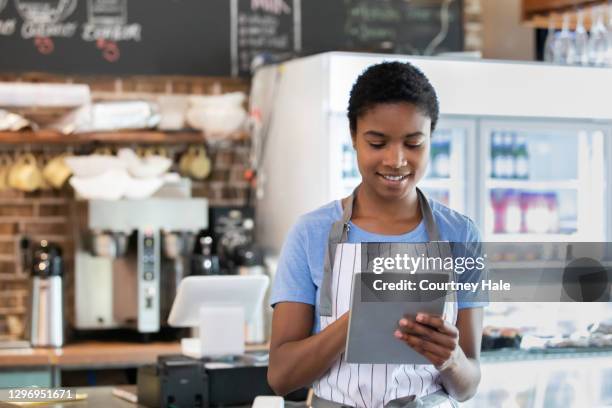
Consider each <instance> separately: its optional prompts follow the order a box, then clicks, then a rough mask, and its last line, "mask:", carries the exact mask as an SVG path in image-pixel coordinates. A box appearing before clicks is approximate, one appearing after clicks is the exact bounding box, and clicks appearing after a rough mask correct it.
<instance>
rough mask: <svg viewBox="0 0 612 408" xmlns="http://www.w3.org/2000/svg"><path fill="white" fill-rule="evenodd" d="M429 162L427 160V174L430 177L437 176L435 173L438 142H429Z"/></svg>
mask: <svg viewBox="0 0 612 408" xmlns="http://www.w3.org/2000/svg"><path fill="white" fill-rule="evenodd" d="M429 157H430V162H429V176H430V177H431V178H436V177H438V174H437V173H436V159H437V157H438V143H437V142H436V143H434V142H432V143H431V151H430V152H429Z"/></svg>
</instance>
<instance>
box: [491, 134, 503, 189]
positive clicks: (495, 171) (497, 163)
mask: <svg viewBox="0 0 612 408" xmlns="http://www.w3.org/2000/svg"><path fill="white" fill-rule="evenodd" d="M501 148H502V135H501V133H499V132H493V133H492V134H491V178H501V177H502V173H503V169H502V167H503V163H502V151H501Z"/></svg>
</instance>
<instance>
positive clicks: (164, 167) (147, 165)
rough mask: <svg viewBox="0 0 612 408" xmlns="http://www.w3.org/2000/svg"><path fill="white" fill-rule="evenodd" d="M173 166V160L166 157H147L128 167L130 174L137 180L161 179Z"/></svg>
mask: <svg viewBox="0 0 612 408" xmlns="http://www.w3.org/2000/svg"><path fill="white" fill-rule="evenodd" d="M170 166H172V160H170V159H169V158H167V157H164V156H147V157H145V158H143V159H140V160H139V161H138V162H133V163H131V164H130V165H129V166H128V171H129V172H130V174H131V175H132V176H134V177H137V178H151V177H159V176H161V175H162V174H164V173H165V172H167V171H168V170H169V169H170Z"/></svg>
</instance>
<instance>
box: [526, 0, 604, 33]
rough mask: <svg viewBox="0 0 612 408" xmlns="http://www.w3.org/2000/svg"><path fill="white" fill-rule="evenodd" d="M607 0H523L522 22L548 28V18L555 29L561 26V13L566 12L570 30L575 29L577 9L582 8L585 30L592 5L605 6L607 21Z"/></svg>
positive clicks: (589, 18)
mask: <svg viewBox="0 0 612 408" xmlns="http://www.w3.org/2000/svg"><path fill="white" fill-rule="evenodd" d="M607 4H608V2H607V0H523V3H522V15H523V17H522V18H523V24H524V25H526V26H529V27H533V28H544V29H546V28H548V25H549V24H550V20H551V17H552V20H553V22H554V27H555V29H561V28H562V26H563V14H564V13H568V14H569V16H570V18H569V23H570V24H569V28H570V30H575V29H576V24H577V21H578V13H577V11H578V9H582V10H584V26H585V28H586V29H587V30H589V29H590V27H591V23H592V22H591V9H592V8H593V7H598V6H605V8H606V12H605V13H604V23H607V21H608V14H607V11H608V10H607Z"/></svg>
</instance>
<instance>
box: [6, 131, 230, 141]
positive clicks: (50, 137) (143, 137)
mask: <svg viewBox="0 0 612 408" xmlns="http://www.w3.org/2000/svg"><path fill="white" fill-rule="evenodd" d="M239 136H240V137H242V134H241V135H239ZM204 140H205V138H204V135H203V134H202V133H201V132H195V131H181V132H160V131H117V132H96V133H78V134H73V135H64V134H61V133H59V132H57V131H54V130H40V131H36V132H33V131H24V132H0V144H93V143H99V144H192V143H193V144H196V143H203V142H204Z"/></svg>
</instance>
